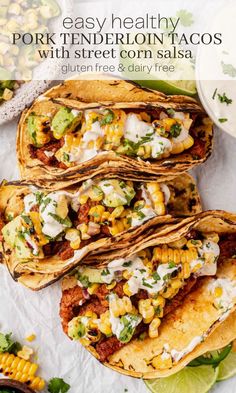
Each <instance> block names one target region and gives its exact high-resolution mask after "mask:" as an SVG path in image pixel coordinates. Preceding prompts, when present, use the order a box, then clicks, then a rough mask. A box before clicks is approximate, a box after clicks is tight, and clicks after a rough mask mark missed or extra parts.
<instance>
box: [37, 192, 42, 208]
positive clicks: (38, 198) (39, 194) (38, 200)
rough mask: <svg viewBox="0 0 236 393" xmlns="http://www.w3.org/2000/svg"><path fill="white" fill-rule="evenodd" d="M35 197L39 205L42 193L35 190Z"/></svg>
mask: <svg viewBox="0 0 236 393" xmlns="http://www.w3.org/2000/svg"><path fill="white" fill-rule="evenodd" d="M35 198H36V202H37V203H38V204H39V205H40V203H41V202H42V198H43V193H42V192H39V191H37V192H36V193H35Z"/></svg>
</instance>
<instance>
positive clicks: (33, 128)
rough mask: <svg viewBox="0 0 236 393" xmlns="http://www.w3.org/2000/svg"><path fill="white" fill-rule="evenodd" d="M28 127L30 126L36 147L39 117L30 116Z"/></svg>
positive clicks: (29, 129)
mask: <svg viewBox="0 0 236 393" xmlns="http://www.w3.org/2000/svg"><path fill="white" fill-rule="evenodd" d="M27 125H28V131H29V134H30V136H31V138H32V140H33V142H34V144H35V145H36V144H37V116H36V115H34V114H31V115H29V117H28V120H27Z"/></svg>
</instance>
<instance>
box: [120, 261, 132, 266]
mask: <svg viewBox="0 0 236 393" xmlns="http://www.w3.org/2000/svg"><path fill="white" fill-rule="evenodd" d="M131 265H132V261H127V262H124V263H123V265H122V266H123V267H129V266H131Z"/></svg>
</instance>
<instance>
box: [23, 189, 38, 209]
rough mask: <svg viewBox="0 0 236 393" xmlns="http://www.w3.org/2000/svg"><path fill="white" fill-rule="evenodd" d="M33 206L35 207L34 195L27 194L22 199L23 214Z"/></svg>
mask: <svg viewBox="0 0 236 393" xmlns="http://www.w3.org/2000/svg"><path fill="white" fill-rule="evenodd" d="M34 205H37V200H36V195H35V194H28V195H26V196H25V197H24V207H25V212H26V213H29V212H30V210H31V209H32V207H33V206H34Z"/></svg>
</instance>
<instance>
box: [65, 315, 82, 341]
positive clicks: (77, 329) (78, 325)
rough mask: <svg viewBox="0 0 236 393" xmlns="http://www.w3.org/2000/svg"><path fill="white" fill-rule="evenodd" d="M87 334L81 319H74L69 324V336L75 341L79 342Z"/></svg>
mask: <svg viewBox="0 0 236 393" xmlns="http://www.w3.org/2000/svg"><path fill="white" fill-rule="evenodd" d="M85 334H86V327H85V325H84V324H83V323H82V322H81V318H80V317H77V318H73V319H72V321H70V322H69V324H68V336H69V337H70V338H72V339H73V340H79V339H80V338H82V337H84V336H85Z"/></svg>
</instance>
